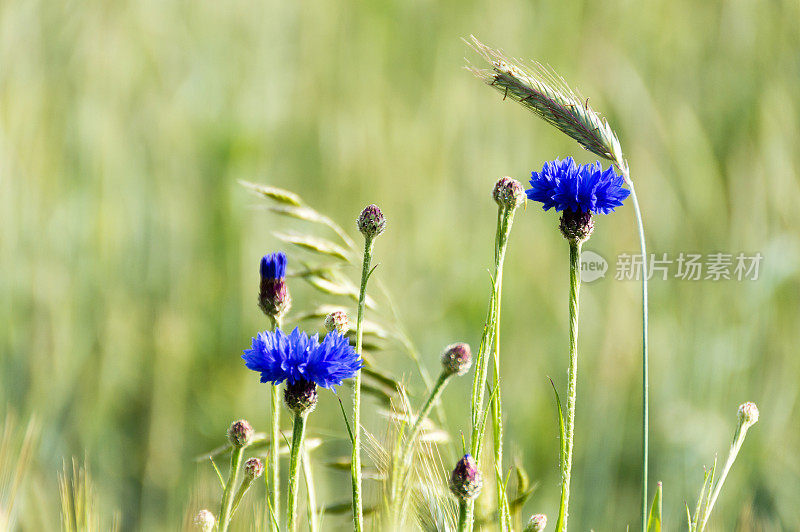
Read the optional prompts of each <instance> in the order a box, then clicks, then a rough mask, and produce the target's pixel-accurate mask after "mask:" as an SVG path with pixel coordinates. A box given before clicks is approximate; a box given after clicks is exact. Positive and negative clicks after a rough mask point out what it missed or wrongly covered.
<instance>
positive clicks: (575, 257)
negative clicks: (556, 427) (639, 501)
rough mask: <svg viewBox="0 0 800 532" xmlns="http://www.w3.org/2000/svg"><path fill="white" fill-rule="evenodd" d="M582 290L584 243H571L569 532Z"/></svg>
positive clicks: (564, 489) (564, 474)
mask: <svg viewBox="0 0 800 532" xmlns="http://www.w3.org/2000/svg"><path fill="white" fill-rule="evenodd" d="M580 289H581V243H580V242H577V241H571V242H570V243H569V318H570V321H569V376H568V383H567V427H566V438H565V440H566V453H565V455H564V457H563V458H562V463H561V505H560V506H559V511H558V521H557V522H556V532H566V530H567V520H568V518H569V484H570V477H571V473H572V449H573V445H574V434H575V399H576V396H577V384H578V295H579V292H580Z"/></svg>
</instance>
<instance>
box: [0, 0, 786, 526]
mask: <svg viewBox="0 0 800 532" xmlns="http://www.w3.org/2000/svg"><path fill="white" fill-rule="evenodd" d="M256 4H257V5H256ZM798 20H800V4H798V2H796V1H791V0H783V1H781V0H775V1H770V2H752V1H749V0H726V1H708V2H695V1H689V0H669V1H666V0H657V1H652V2H648V3H647V4H646V5H643V4H642V3H641V2H636V1H633V0H614V1H611V2H545V1H535V2H528V1H523V0H500V1H491V2H489V1H465V0H459V1H440V2H433V1H429V0H410V1H406V0H403V1H388V2H363V3H349V2H334V1H330V0H318V1H315V2H313V3H300V2H280V1H274V0H267V1H266V2H260V3H253V2H244V1H239V0H232V1H228V2H204V1H199V2H186V1H176V0H144V1H137V2H125V1H120V2H104V1H100V0H88V1H85V2H67V1H58V0H56V1H53V0H51V1H41V0H24V1H21V0H5V1H3V2H2V3H0V191H1V192H0V323H1V324H2V325H0V402H1V403H0V405H2V409H0V411H2V412H4V415H6V414H7V413H8V412H11V411H13V412H15V413H16V415H17V417H18V418H20V419H21V420H25V419H27V418H29V417H31V416H35V417H36V419H37V420H38V423H39V426H40V427H41V437H40V443H39V445H38V447H37V450H36V454H35V456H34V460H33V466H32V468H31V469H30V471H29V473H28V475H27V484H26V489H25V491H24V493H23V497H22V499H21V500H20V501H19V504H18V512H17V516H16V519H17V521H18V525H19V526H20V528H22V529H24V530H52V529H53V528H55V527H57V526H58V490H57V483H56V475H57V472H58V471H59V470H60V468H61V463H62V460H63V459H69V458H70V457H72V456H77V457H79V458H81V459H83V458H84V457H85V459H86V461H87V463H88V464H89V466H90V469H91V471H92V474H93V475H92V476H93V478H94V482H95V484H96V486H97V492H98V508H99V510H98V511H99V512H100V513H101V514H103V515H105V516H109V518H110V516H111V515H113V514H115V513H116V514H118V515H119V518H120V522H121V524H122V527H123V529H124V530H175V529H176V528H179V527H180V526H181V524H182V523H183V522H184V520H185V515H187V514H191V513H193V512H194V511H196V510H197V509H198V508H199V507H200V505H205V504H211V502H210V501H212V500H214V496H215V495H214V491H213V484H212V483H211V481H212V477H211V476H210V473H209V471H208V466H207V464H196V463H195V462H194V461H193V457H194V456H196V455H197V454H199V453H201V452H203V451H205V450H208V449H210V448H213V447H215V446H217V445H218V444H219V443H221V441H222V438H223V434H224V430H225V428H226V427H227V425H228V424H229V423H230V421H231V420H232V419H235V418H238V417H246V418H248V419H250V420H251V421H252V422H253V424H254V425H256V427H257V428H260V429H262V430H263V429H265V428H266V423H267V413H266V412H267V392H266V389H265V387H264V386H263V385H260V384H259V383H258V379H257V377H256V375H254V374H252V373H250V372H248V371H246V370H245V369H244V367H243V365H242V363H241V361H240V359H239V355H240V352H241V349H243V348H244V347H246V346H247V345H248V343H249V338H250V336H251V335H252V334H253V333H254V332H255V331H257V330H258V329H259V328H264V327H265V320H264V318H263V316H262V315H260V312H259V310H258V308H257V307H256V305H255V296H256V290H257V283H258V280H257V261H258V259H259V257H260V255H261V254H263V253H264V252H267V251H270V250H272V249H274V248H275V247H276V246H277V245H278V243H277V241H276V239H275V238H274V237H272V236H271V230H273V229H275V228H277V227H279V226H280V227H285V225H286V222H285V220H283V219H278V218H276V217H274V215H271V214H269V213H268V212H266V211H265V210H264V209H263V205H264V204H263V202H262V201H261V200H259V199H258V198H257V197H255V196H253V195H252V194H249V193H248V192H247V191H246V190H244V189H243V188H242V187H241V186H239V185H238V184H237V180H238V179H247V180H252V181H257V182H261V183H269V184H273V185H277V186H281V187H285V188H289V189H292V190H294V191H296V192H298V193H300V194H301V195H302V196H303V197H304V199H305V200H306V201H307V202H309V203H310V204H311V205H312V206H314V207H316V208H318V209H319V210H320V211H322V212H325V213H326V214H329V215H330V216H331V217H332V218H334V219H335V220H336V221H338V222H339V223H341V224H342V225H343V226H345V227H346V228H348V229H353V225H354V224H353V220H354V218H355V216H356V215H357V213H358V212H359V210H360V209H361V208H362V207H363V206H364V205H365V204H367V203H370V202H375V203H378V204H380V205H381V207H382V208H383V209H384V212H385V213H386V214H387V216H388V218H389V229H388V231H387V232H386V234H385V236H383V237H381V239H380V240H379V242H378V245H377V256H378V259H377V260H378V261H379V262H380V263H381V265H380V268H379V269H378V270H377V274H376V275H377V276H378V277H379V278H380V279H381V280H382V281H383V282H385V283H386V285H387V286H388V287H389V288H390V289H391V290H392V291H393V292H394V294H395V299H396V303H397V306H398V308H399V309H400V314H401V316H402V318H403V321H404V323H405V324H406V326H407V328H408V329H409V331H410V332H411V334H412V336H413V337H414V339H415V342H416V343H417V345H418V346H419V347H420V349H421V352H422V353H423V354H424V364H425V365H426V366H427V367H428V368H429V369H430V371H431V372H435V371H436V368H437V364H438V359H437V357H438V353H439V351H440V349H441V347H442V346H444V345H446V344H447V343H449V342H451V341H454V340H464V341H468V342H471V343H472V344H473V345H477V343H478V341H479V338H480V328H481V324H482V321H483V318H484V315H485V309H486V304H487V296H488V285H489V277H488V274H487V268H489V267H490V264H491V253H492V238H493V237H494V223H495V206H494V204H493V203H492V201H491V200H490V196H489V193H490V190H491V186H492V184H493V182H494V181H495V179H497V178H498V177H499V176H502V175H512V176H515V177H517V178H518V179H521V180H524V179H526V177H527V176H528V175H529V172H530V171H531V170H532V169H536V168H538V167H540V166H541V164H542V162H543V161H544V160H548V159H551V158H553V157H554V156H564V155H573V156H575V157H576V158H578V159H579V160H580V161H582V162H589V161H591V160H593V159H592V157H590V154H589V153H588V152H584V151H582V150H580V149H579V148H578V147H577V146H576V145H575V144H574V143H573V142H572V141H571V140H569V139H568V138H566V137H564V136H562V135H560V134H557V132H555V130H553V129H552V128H550V127H548V126H547V125H545V124H544V123H542V122H540V121H538V120H536V119H535V118H534V117H533V116H532V115H529V114H527V113H526V112H525V111H524V110H522V109H521V108H520V107H519V106H516V105H513V104H510V103H507V102H506V103H503V102H501V98H500V96H499V95H498V94H496V93H494V92H493V91H491V90H489V89H488V88H486V87H484V86H482V85H481V83H479V82H478V81H477V80H475V79H474V78H473V77H472V76H471V75H470V74H469V73H468V72H466V71H464V70H463V69H462V66H463V65H464V64H465V61H464V57H467V58H469V59H470V60H472V61H474V62H477V61H479V58H478V57H477V56H476V54H474V52H472V51H471V50H469V49H468V47H467V46H466V45H465V44H464V43H463V42H462V41H461V37H463V36H467V35H469V34H471V33H474V34H476V35H477V36H478V37H479V38H481V39H482V40H484V41H485V42H487V43H489V44H490V45H495V46H498V47H502V48H503V49H505V50H506V51H507V52H509V53H510V54H512V55H516V56H524V57H531V58H536V59H538V60H540V61H542V62H546V63H549V64H550V65H552V66H553V67H554V68H556V69H557V70H558V71H559V73H561V74H562V75H563V76H564V77H565V78H566V79H568V80H570V81H571V83H572V84H574V85H577V86H578V87H579V88H580V89H581V91H582V92H583V93H584V94H585V95H587V96H589V97H591V104H592V106H593V107H594V108H596V109H598V110H600V111H601V112H603V113H604V114H605V116H607V117H608V119H609V121H610V122H611V124H612V126H613V127H614V128H615V129H616V131H617V132H618V134H619V136H620V138H621V141H622V146H623V149H624V150H625V152H626V154H627V156H628V158H629V161H630V165H631V169H632V172H633V176H634V179H635V180H636V182H637V191H638V194H639V196H640V200H641V202H642V208H643V212H644V218H645V226H646V229H647V235H648V242H649V246H650V248H651V250H652V251H653V252H655V253H658V254H661V253H669V254H670V255H671V256H673V257H674V256H676V255H677V254H678V253H680V252H686V253H689V252H692V253H714V252H725V253H733V254H736V253H739V252H746V253H755V252H760V253H761V254H762V255H763V256H764V260H763V263H762V268H761V272H760V277H759V279H758V280H757V281H742V282H738V281H720V282H711V281H698V282H689V281H683V280H677V279H673V278H670V279H668V280H666V281H663V280H660V279H655V280H653V282H652V292H651V301H652V302H651V324H652V330H651V332H652V336H651V349H652V368H651V370H652V396H651V398H652V469H651V478H652V479H653V480H661V481H663V483H664V495H665V501H664V508H665V513H666V520H667V529H668V530H678V529H679V527H680V524H681V519H682V518H683V517H682V516H683V515H684V507H683V504H684V501H689V504H690V505H691V504H692V501H693V500H694V499H695V497H696V494H697V491H698V489H699V486H700V483H701V481H702V471H703V465H710V464H711V462H712V461H713V458H714V456H715V454H717V455H718V456H720V458H721V459H724V457H725V456H726V454H727V447H728V445H729V443H730V438H731V435H732V432H733V429H734V426H735V421H736V407H737V406H738V405H739V404H740V403H741V402H743V401H745V400H753V401H755V402H757V403H758V405H759V407H760V409H761V421H760V422H759V424H758V425H756V427H755V428H754V429H753V430H752V431H751V434H750V436H749V437H748V439H747V442H746V443H745V445H744V448H743V451H742V453H741V455H740V458H739V460H738V462H737V463H736V465H735V467H734V469H733V472H732V474H731V475H730V477H729V479H728V481H727V484H726V488H725V490H724V491H723V494H722V497H721V498H720V500H719V502H718V506H717V508H716V510H715V517H713V523H712V525H713V528H714V529H715V530H734V529H739V530H798V529H800V515H799V514H798V512H797V501H798V500H800V480H798V479H799V478H800V461H799V458H798V453H797V449H798V445H800V422H799V420H798V379H800V359H798V357H797V349H798V347H797V346H798V340H800V336H799V335H798V323H800V321H799V320H800V310H799V305H800V241H798V230H799V229H800V222H798V214H797V201H798V198H800V180H799V179H798V175H799V174H800V151H798V148H797V147H798V146H800V109H799V108H798V106H799V105H800V104H798V102H799V101H800V26H798V24H797V21H798ZM556 223H557V221H556V216H555V215H554V214H553V213H543V212H542V211H541V210H540V209H539V208H538V207H536V206H535V205H529V206H528V208H527V209H526V210H525V211H521V212H520V213H519V214H518V217H517V222H516V224H515V227H514V231H513V234H512V236H511V242H510V250H509V254H508V258H507V261H506V275H505V297H504V301H503V304H504V308H503V377H504V388H503V394H504V404H505V409H506V413H507V433H506V435H507V442H508V443H507V445H508V446H509V448H510V449H513V452H514V454H516V455H517V456H519V457H520V458H521V460H522V463H524V465H525V466H526V468H527V470H528V471H529V472H530V474H531V476H532V478H533V479H534V480H535V481H537V482H538V483H539V489H538V491H537V492H536V494H535V495H534V496H533V498H532V499H531V500H530V501H529V502H528V503H527V505H526V506H525V510H524V514H525V515H528V514H530V513H531V512H545V513H548V514H551V515H553V514H555V512H556V509H557V497H558V472H557V465H556V456H557V446H558V441H557V432H556V424H555V423H556V420H555V413H554V406H553V397H552V391H551V389H550V386H549V383H548V381H547V376H552V377H553V378H554V380H555V381H556V384H557V385H558V386H560V387H561V388H564V387H565V386H566V343H567V327H568V323H567V302H566V295H567V279H568V277H567V260H568V256H567V255H568V254H567V248H566V245H565V243H564V242H563V240H562V239H561V237H560V235H559V234H558V232H557V230H556ZM636 242H637V241H636V236H635V223H634V217H633V212H632V208H631V207H630V205H627V206H625V207H624V208H621V209H618V212H617V213H616V214H615V215H613V216H607V217H599V219H598V220H597V227H596V231H595V235H594V236H593V237H592V239H591V241H590V242H589V243H588V244H587V246H586V248H587V249H591V250H593V251H596V252H598V253H600V254H601V255H603V256H604V257H606V258H607V259H608V260H609V262H610V263H611V266H610V267H611V270H610V271H609V274H608V275H607V276H606V278H605V279H603V280H599V281H597V282H594V283H591V284H586V285H584V290H583V299H582V309H581V311H582V314H581V327H582V330H581V367H580V375H579V394H580V397H579V403H578V419H577V423H578V427H577V443H576V453H577V454H576V462H575V468H574V473H573V504H572V507H571V510H572V512H571V519H570V522H571V524H572V525H573V527H574V528H575V529H576V530H587V529H589V528H590V527H591V528H593V529H595V530H623V529H624V527H625V526H626V525H628V524H631V525H635V524H636V522H637V519H638V493H639V492H638V483H639V467H638V464H639V459H640V453H639V414H640V397H639V387H640V354H639V353H640V352H639V348H640V336H639V335H640V329H639V327H640V315H639V308H640V307H639V306H640V299H639V297H640V292H639V290H640V288H639V284H638V283H636V282H634V281H615V280H614V279H613V273H614V268H615V265H614V263H615V260H616V259H615V258H616V255H617V254H619V253H625V252H627V253H634V252H635V251H636V249H637V244H636ZM288 251H289V255H290V260H292V261H300V260H303V259H304V258H306V256H305V255H303V254H302V253H301V252H300V251H298V250H296V249H290V250H288ZM292 288H293V290H294V291H295V294H296V296H295V307H296V308H297V309H298V310H302V309H304V308H310V307H311V306H312V305H314V304H316V303H319V302H322V301H323V300H324V301H328V300H327V299H323V298H321V296H320V295H319V294H317V293H316V292H313V291H310V290H308V289H306V287H304V286H302V281H299V280H298V281H295V284H293V286H292ZM307 326H309V327H313V326H315V324H307ZM380 357H382V359H383V362H384V364H385V365H386V366H387V367H390V368H391V369H392V371H393V372H394V373H395V374H396V375H398V376H404V378H405V380H406V381H407V382H408V384H409V387H410V391H411V392H412V393H414V395H413V397H412V400H414V401H416V402H417V403H415V404H418V401H420V396H421V393H422V392H421V386H420V383H419V379H418V378H417V376H416V374H415V373H414V371H413V366H412V365H411V364H410V363H409V362H408V359H407V358H406V357H404V355H402V353H401V350H399V349H397V348H390V349H389V350H387V351H385V352H384V353H382V354H381V355H380ZM469 381H470V379H469V378H464V379H462V380H461V381H459V382H457V383H455V384H454V385H453V386H452V387H451V388H449V389H448V390H447V391H446V393H445V407H446V410H447V413H448V420H449V428H450V429H451V430H452V431H453V434H454V435H455V437H456V438H458V431H459V430H463V429H464V428H465V427H467V424H468V417H469V416H468V412H467V410H466V408H465V400H464V397H466V395H467V394H468V390H469V389H470V382H469ZM343 392H344V393H340V396H341V397H342V398H343V399H344V400H345V402H346V403H347V401H349V393H347V392H346V391H345V390H343ZM322 402H323V403H326V404H323V405H322V406H321V411H322V412H325V414H323V415H318V414H315V415H314V417H312V422H311V425H312V428H311V431H312V432H316V433H317V434H318V435H322V436H323V437H324V438H325V440H326V443H325V444H324V445H323V447H322V448H321V449H320V451H319V456H320V459H321V460H320V462H322V461H324V460H325V459H331V458H333V457H336V456H338V455H340V454H344V450H346V446H347V443H346V441H345V433H344V430H343V427H342V423H341V417H340V414H339V413H338V405H337V404H336V403H335V401H334V399H333V398H332V397H330V396H329V395H328V394H326V395H325V396H324V397H323V400H322ZM366 422H367V428H368V429H370V430H371V431H373V432H375V433H376V434H377V435H380V434H382V431H383V430H384V429H383V425H384V423H385V422H384V421H383V420H381V419H380V418H377V417H368V418H367V420H366ZM442 453H443V458H444V459H445V460H446V461H447V462H449V461H450V460H451V459H452V458H453V457H454V454H453V453H452V451H451V450H450V449H449V448H446V449H443V451H442ZM448 467H449V464H448ZM317 471H318V475H317V476H318V477H319V478H318V480H317V481H318V484H319V487H318V488H319V490H320V499H321V501H322V502H325V503H328V504H330V503H334V502H341V501H342V500H343V499H344V500H346V498H347V496H346V494H347V492H348V489H347V488H346V486H347V483H349V480H348V475H347V474H346V473H332V472H330V471H329V470H327V469H325V468H323V467H322V466H321V465H319V464H318V467H317ZM204 486H205V487H204ZM342 494H344V497H342ZM327 519H328V520H327V525H328V526H329V527H330V528H335V527H337V526H340V525H343V523H344V520H342V519H338V518H327Z"/></svg>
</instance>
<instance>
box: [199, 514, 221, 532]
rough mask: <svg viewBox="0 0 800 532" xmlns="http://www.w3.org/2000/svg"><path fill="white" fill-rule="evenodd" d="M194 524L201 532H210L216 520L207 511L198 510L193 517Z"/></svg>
mask: <svg viewBox="0 0 800 532" xmlns="http://www.w3.org/2000/svg"><path fill="white" fill-rule="evenodd" d="M194 524H195V525H197V527H198V528H199V529H200V530H202V531H203V532H211V531H212V530H214V527H215V526H216V525H217V520H216V518H215V517H214V514H212V513H211V512H209V511H208V510H200V511H199V512H198V513H197V515H196V516H194Z"/></svg>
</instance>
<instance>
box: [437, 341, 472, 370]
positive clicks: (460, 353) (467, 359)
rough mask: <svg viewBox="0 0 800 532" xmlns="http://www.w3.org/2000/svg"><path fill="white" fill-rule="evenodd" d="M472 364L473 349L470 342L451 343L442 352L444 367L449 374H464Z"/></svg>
mask: <svg viewBox="0 0 800 532" xmlns="http://www.w3.org/2000/svg"><path fill="white" fill-rule="evenodd" d="M471 365H472V351H471V350H470V348H469V344H465V343H457V344H450V345H448V346H447V347H446V348H445V350H444V353H442V367H443V368H444V371H445V372H446V373H448V374H449V375H464V374H465V373H466V372H467V371H469V368H470V366H471Z"/></svg>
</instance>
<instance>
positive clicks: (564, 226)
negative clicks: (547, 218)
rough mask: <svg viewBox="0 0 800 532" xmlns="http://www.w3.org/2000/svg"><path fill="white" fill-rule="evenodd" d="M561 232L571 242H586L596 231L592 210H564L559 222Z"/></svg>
mask: <svg viewBox="0 0 800 532" xmlns="http://www.w3.org/2000/svg"><path fill="white" fill-rule="evenodd" d="M558 228H559V229H561V234H562V235H564V238H566V239H567V240H569V241H570V242H581V243H583V242H586V241H587V240H589V237H590V236H592V231H594V219H593V218H592V213H590V212H578V213H576V212H573V211H564V212H563V213H561V220H560V221H559V223H558Z"/></svg>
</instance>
